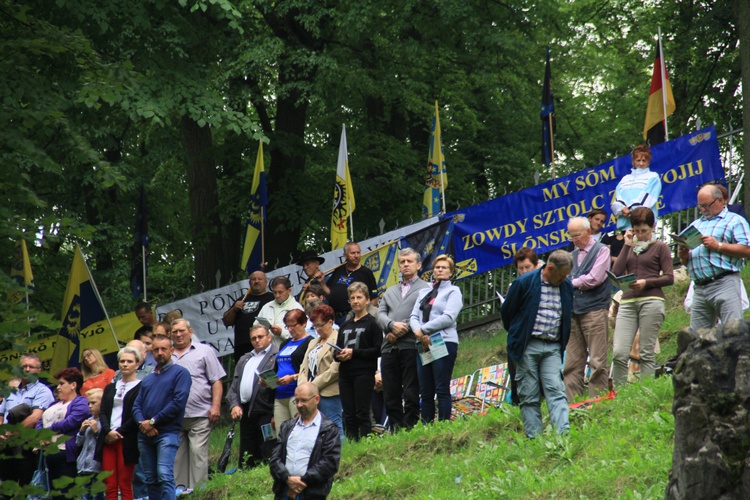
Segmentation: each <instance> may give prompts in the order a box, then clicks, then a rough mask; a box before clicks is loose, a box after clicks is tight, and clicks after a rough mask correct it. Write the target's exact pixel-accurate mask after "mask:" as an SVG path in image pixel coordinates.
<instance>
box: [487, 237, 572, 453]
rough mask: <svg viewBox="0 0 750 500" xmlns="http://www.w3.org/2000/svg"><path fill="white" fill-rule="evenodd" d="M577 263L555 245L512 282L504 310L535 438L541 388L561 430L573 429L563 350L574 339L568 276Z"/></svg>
mask: <svg viewBox="0 0 750 500" xmlns="http://www.w3.org/2000/svg"><path fill="white" fill-rule="evenodd" d="M572 268H573V258H572V256H571V255H570V254H569V253H568V252H566V251H564V250H556V251H555V252H553V253H552V255H550V256H549V259H547V265H546V266H545V267H543V268H542V269H537V270H536V271H532V272H529V273H526V274H524V275H523V276H521V277H520V278H518V279H516V280H515V281H514V282H513V284H511V286H510V290H509V291H508V296H507V298H506V299H505V302H504V303H503V306H502V309H501V310H500V313H501V315H502V318H503V324H504V325H505V328H506V330H508V356H509V357H510V358H511V359H513V361H515V362H516V382H517V383H518V396H519V398H520V406H521V419H522V420H523V427H524V430H525V431H526V435H527V436H528V437H530V438H534V437H535V436H536V435H537V434H540V433H541V432H542V430H543V426H542V412H541V410H540V406H539V402H540V392H541V391H540V388H544V396H545V397H546V398H547V407H548V408H549V413H550V420H551V421H552V424H553V425H554V426H555V427H556V428H557V432H558V434H563V433H565V432H567V431H568V430H569V429H570V422H569V419H568V401H567V399H566V397H565V384H564V383H563V378H562V354H563V352H564V351H565V346H566V345H567V343H568V339H569V338H570V318H571V314H572V306H573V286H572V285H571V283H570V281H569V280H567V277H568V274H570V270H571V269H572Z"/></svg>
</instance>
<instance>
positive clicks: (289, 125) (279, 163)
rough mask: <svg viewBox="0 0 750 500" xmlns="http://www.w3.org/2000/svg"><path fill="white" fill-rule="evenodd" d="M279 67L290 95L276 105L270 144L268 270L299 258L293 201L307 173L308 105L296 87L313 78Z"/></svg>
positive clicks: (289, 66)
mask: <svg viewBox="0 0 750 500" xmlns="http://www.w3.org/2000/svg"><path fill="white" fill-rule="evenodd" d="M279 66H280V67H279V87H280V88H287V89H288V91H287V92H286V93H285V95H284V96H283V97H279V99H278V101H277V104H276V127H275V129H274V132H273V135H272V136H271V142H270V144H269V148H270V150H271V168H270V169H269V170H270V171H269V172H268V173H267V178H268V181H269V188H268V191H269V194H268V214H269V219H268V224H269V226H271V231H269V230H268V229H267V230H266V234H267V235H268V234H273V238H266V260H267V262H268V267H267V270H273V269H275V268H277V267H280V266H285V265H287V264H289V258H290V257H289V256H290V254H291V255H292V256H295V255H296V254H297V243H298V241H299V238H300V233H299V228H300V225H299V214H296V215H295V214H293V211H294V206H295V205H294V203H293V200H294V199H295V198H296V197H297V196H299V195H300V193H299V192H296V186H297V183H296V182H295V179H294V178H295V176H296V175H298V174H300V173H302V172H303V171H304V169H305V125H306V123H307V109H308V103H307V99H306V97H304V96H303V95H302V93H301V92H300V91H299V90H297V89H296V88H295V87H294V86H293V84H294V83H299V82H300V81H303V80H307V81H309V80H312V75H311V74H305V72H304V71H303V70H302V69H301V68H296V67H295V65H294V64H293V63H289V62H284V61H282V62H281V63H280V65H279ZM310 73H312V72H310ZM331 196H333V182H332V183H331ZM290 202H292V203H291V204H290ZM331 203H333V198H331ZM290 210H291V211H292V212H290ZM290 215H291V218H290ZM295 222H296V224H295ZM274 225H276V227H279V226H283V227H286V228H289V229H286V230H277V229H275V228H273V226H274ZM291 228H294V229H291Z"/></svg>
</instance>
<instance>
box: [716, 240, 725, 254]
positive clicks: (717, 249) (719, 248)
mask: <svg viewBox="0 0 750 500" xmlns="http://www.w3.org/2000/svg"><path fill="white" fill-rule="evenodd" d="M723 246H724V242H723V241H720V242H719V246H718V247H717V248H716V251H717V252H721V247H723Z"/></svg>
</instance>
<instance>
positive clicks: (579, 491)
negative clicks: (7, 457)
mask: <svg viewBox="0 0 750 500" xmlns="http://www.w3.org/2000/svg"><path fill="white" fill-rule="evenodd" d="M748 277H750V269H746V270H745V271H744V272H743V278H744V279H745V281H746V282H747V281H748ZM686 290H687V283H677V284H675V285H674V286H672V287H670V288H669V289H667V290H666V292H667V302H666V309H667V318H666V320H665V322H664V324H663V325H662V329H661V332H660V334H659V340H660V343H661V354H659V355H657V357H656V362H657V363H658V364H663V363H664V362H665V361H666V360H667V359H669V358H670V357H672V356H674V354H675V352H676V337H677V332H678V331H679V330H680V329H682V328H683V327H685V326H687V325H688V324H689V316H688V315H687V314H686V313H685V312H684V310H683V308H682V300H683V298H684V296H685V292H686ZM610 337H611V335H610ZM610 345H611V341H610ZM505 359H506V353H505V332H503V331H498V332H495V334H494V335H491V336H487V337H477V338H469V339H462V341H461V344H460V346H459V351H458V359H457V362H456V366H455V368H454V371H453V374H454V377H457V376H461V375H467V374H470V373H472V372H474V370H476V369H477V368H479V367H482V366H487V365H490V364H495V363H500V362H504V361H505ZM671 407H672V380H671V378H669V377H662V378H659V379H648V380H644V381H642V382H639V383H636V384H629V385H626V386H624V387H622V388H620V390H619V392H618V395H617V397H616V398H615V399H614V400H612V401H604V402H602V403H599V404H597V405H594V406H593V407H591V408H589V409H584V410H576V411H574V412H572V413H571V433H570V436H569V437H566V438H561V437H558V436H557V435H555V434H554V433H552V432H551V430H550V429H549V428H548V429H547V432H546V433H545V435H544V436H541V437H539V438H537V439H535V440H529V439H526V438H525V437H524V434H523V425H522V423H521V417H520V412H519V410H518V408H515V407H511V406H503V407H502V408H500V409H493V410H491V411H490V412H488V414H487V415H485V416H481V417H479V416H476V417H469V418H465V419H460V420H457V421H454V422H449V423H448V422H441V423H436V424H434V425H431V426H427V427H425V426H418V427H417V428H415V429H413V430H411V431H409V432H403V433H399V434H397V435H393V436H391V435H386V436H382V437H372V438H368V439H367V440H364V441H363V442H361V443H346V444H345V445H344V447H343V450H342V460H341V468H340V471H339V473H338V475H337V476H336V480H335V482H334V486H333V491H332V492H331V495H330V498H332V499H337V498H341V499H344V498H345V499H368V500H369V499H381V498H382V499H386V498H433V499H443V498H445V499H455V498H461V499H462V500H464V499H473V498H477V499H486V498H525V497H528V498H542V499H547V498H550V499H553V498H560V499H569V498H603V499H604V498H606V499H610V498H624V499H641V498H649V499H650V498H654V499H655V498H663V497H664V489H665V487H666V483H667V480H668V476H669V469H670V467H671V464H672V448H673V437H674V419H673V417H672V412H671ZM543 414H544V415H545V417H546V415H547V413H546V409H543ZM545 423H546V424H548V422H547V421H545ZM226 430H227V429H226V428H221V429H217V431H215V432H214V433H213V435H212V439H211V447H212V451H211V456H212V464H213V463H216V460H217V459H218V456H219V453H220V451H221V447H222V446H223V443H224V437H225V436H226ZM236 448H237V444H235V450H236ZM234 464H236V459H235V461H233V462H232V465H230V467H233V466H234ZM271 485H272V482H271V478H270V475H269V473H268V467H260V468H257V469H255V470H251V471H246V472H244V471H243V472H237V473H235V474H232V475H218V476H215V477H214V478H213V479H212V480H211V481H210V482H209V483H208V484H207V485H206V487H205V488H203V489H201V490H199V491H197V492H196V493H195V494H194V496H195V497H196V498H198V499H225V498H230V499H231V498H238V499H239V498H272V495H271Z"/></svg>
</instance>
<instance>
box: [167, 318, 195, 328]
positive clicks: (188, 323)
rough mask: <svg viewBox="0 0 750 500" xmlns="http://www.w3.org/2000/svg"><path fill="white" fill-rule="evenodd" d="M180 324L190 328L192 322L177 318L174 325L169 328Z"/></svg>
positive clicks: (173, 322)
mask: <svg viewBox="0 0 750 500" xmlns="http://www.w3.org/2000/svg"><path fill="white" fill-rule="evenodd" d="M180 322H182V323H185V326H186V327H188V328H190V321H188V320H186V319H185V318H177V319H176V320H174V321H172V324H171V325H169V326H174V325H176V324H177V323H180Z"/></svg>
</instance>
